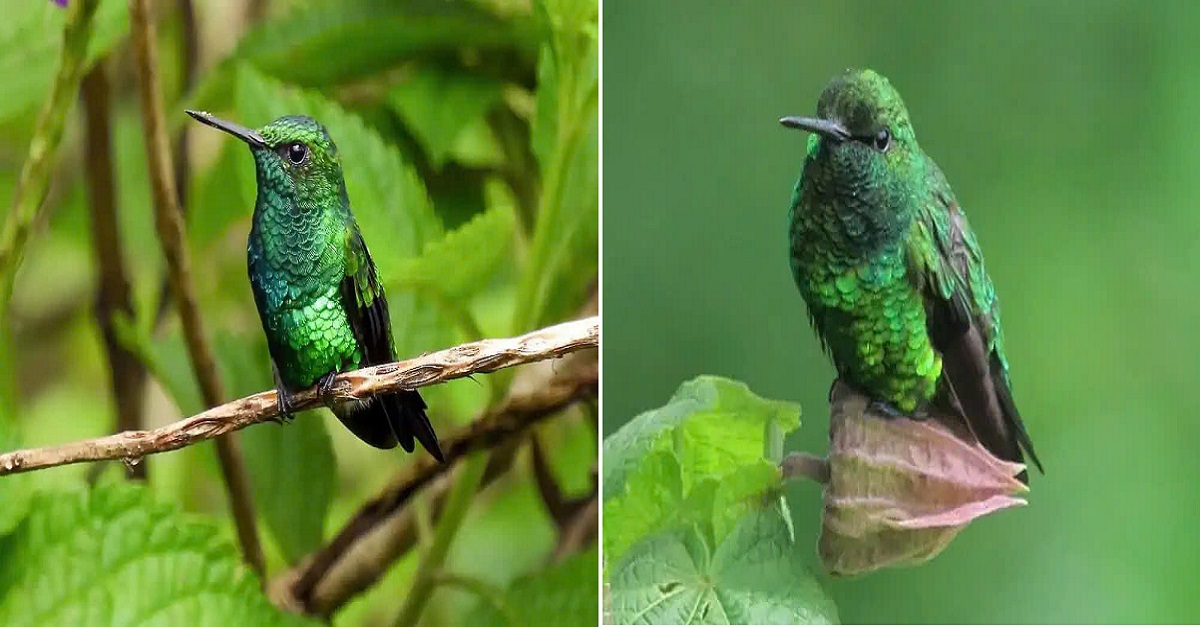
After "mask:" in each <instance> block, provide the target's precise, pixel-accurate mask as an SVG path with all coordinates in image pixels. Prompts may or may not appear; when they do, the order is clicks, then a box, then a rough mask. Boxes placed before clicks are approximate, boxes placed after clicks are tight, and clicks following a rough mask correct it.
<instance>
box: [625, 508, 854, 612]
mask: <svg viewBox="0 0 1200 627" xmlns="http://www.w3.org/2000/svg"><path fill="white" fill-rule="evenodd" d="M804 550H805V549H803V548H801V547H798V546H797V545H796V542H795V540H794V539H793V537H792V533H791V527H790V525H789V523H788V519H787V517H786V512H784V511H782V510H781V508H780V506H779V504H777V503H776V504H773V505H770V506H767V507H765V508H763V509H756V510H754V511H751V512H750V513H748V514H746V515H745V516H744V517H743V518H742V519H741V520H739V521H738V522H737V524H736V526H735V527H734V528H733V529H732V530H731V531H730V533H729V534H728V535H727V536H726V537H725V538H724V539H723V540H722V541H720V542H718V543H716V544H715V545H711V544H709V543H708V541H707V539H706V538H705V537H704V536H703V535H702V534H700V533H698V532H696V531H695V530H691V529H677V530H672V531H666V532H663V533H660V534H657V535H654V536H650V537H648V538H646V539H644V540H642V541H641V542H639V543H638V544H637V545H635V546H634V547H632V548H631V549H630V550H629V552H628V553H627V554H626V555H625V556H624V557H623V558H621V560H619V561H618V563H616V564H614V565H613V566H612V572H611V574H610V577H609V581H610V582H611V592H612V619H613V622H615V623H620V624H683V625H696V624H709V625H747V624H750V625H753V624H781V625H798V624H806V625H807V624H829V623H834V622H837V609H836V608H835V607H834V605H833V602H832V601H831V600H830V599H829V597H828V596H827V595H826V594H825V592H824V590H822V588H821V585H820V584H819V583H818V582H817V580H816V579H814V578H813V576H812V575H811V574H810V573H809V572H808V570H807V568H806V567H805V564H804V559H803V554H804V553H803V551H804Z"/></svg>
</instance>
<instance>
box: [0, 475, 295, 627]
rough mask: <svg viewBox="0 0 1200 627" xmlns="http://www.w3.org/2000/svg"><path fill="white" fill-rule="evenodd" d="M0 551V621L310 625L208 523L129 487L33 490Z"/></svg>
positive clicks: (135, 488)
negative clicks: (272, 597)
mask: <svg viewBox="0 0 1200 627" xmlns="http://www.w3.org/2000/svg"><path fill="white" fill-rule="evenodd" d="M0 555H3V556H4V559H0V590H3V595H2V596H0V624H3V625H8V626H14V627H18V626H21V625H38V626H40V625H79V626H87V625H104V626H106V627H110V626H121V625H138V626H143V625H214V626H216V625H312V624H314V623H313V622H311V621H309V620H307V619H304V618H301V617H299V616H296V615H292V614H286V613H284V612H282V611H280V610H278V609H276V608H275V607H274V606H272V605H271V604H270V602H269V601H268V600H267V599H266V597H264V596H263V594H262V592H261V591H260V590H259V587H258V582H257V580H256V579H255V578H254V577H253V576H252V575H250V574H249V573H248V572H247V570H246V569H245V567H243V566H242V565H241V564H240V562H239V561H238V558H237V553H236V551H235V549H234V547H233V546H232V545H231V544H230V543H229V541H228V540H226V539H223V538H222V537H221V535H220V533H219V532H218V531H217V529H216V527H214V526H212V525H210V524H208V523H205V522H200V521H197V520H195V519H193V518H190V517H186V516H184V515H182V514H180V513H179V512H178V511H177V510H176V509H175V508H174V507H173V506H171V505H166V504H161V503H155V502H154V501H153V500H152V498H151V496H150V493H149V491H148V490H147V489H146V488H143V487H140V486H135V485H131V484H124V483H112V484H101V485H99V486H97V487H95V488H94V489H92V490H91V491H89V492H83V491H55V492H49V493H43V494H40V495H38V497H37V498H36V499H35V501H34V504H33V509H32V510H31V512H30V514H29V516H28V517H27V518H26V519H25V521H24V522H23V523H22V524H21V526H20V527H18V529H17V531H16V532H15V533H14V534H12V535H11V536H9V537H8V538H6V539H4V540H3V541H0Z"/></svg>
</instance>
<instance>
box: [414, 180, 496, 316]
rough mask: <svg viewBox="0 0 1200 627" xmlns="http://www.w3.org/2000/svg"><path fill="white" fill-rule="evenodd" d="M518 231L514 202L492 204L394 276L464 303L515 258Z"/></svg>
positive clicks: (434, 243)
mask: <svg viewBox="0 0 1200 627" xmlns="http://www.w3.org/2000/svg"><path fill="white" fill-rule="evenodd" d="M493 196H494V195H493ZM515 230H516V214H515V213H514V208H513V205H512V201H511V200H510V199H508V200H504V201H499V200H497V201H492V202H489V206H488V209H487V210H486V211H484V212H483V213H480V214H477V215H476V216H475V217H474V218H472V219H471V220H470V221H469V222H467V223H466V224H464V225H462V226H460V227H459V228H458V229H456V230H454V231H451V232H450V233H447V234H446V235H445V236H444V237H442V239H440V240H437V241H434V242H430V243H429V244H428V245H426V246H425V250H424V252H422V253H421V256H420V257H417V258H415V259H409V260H407V261H406V262H404V263H403V264H401V265H400V269H399V271H397V272H396V273H395V274H394V275H393V276H395V277H396V283H397V284H398V285H400V286H406V285H407V286H421V287H424V288H426V289H433V290H436V291H438V292H439V293H440V294H442V295H443V296H444V297H446V298H449V299H451V300H455V301H461V300H463V299H465V298H466V297H468V296H470V295H472V294H474V293H476V292H478V291H479V290H481V289H482V288H484V287H486V286H487V283H488V281H489V280H490V279H491V278H492V276H493V275H494V274H495V273H496V271H497V270H498V269H499V267H500V266H501V264H502V263H503V262H504V261H505V259H506V258H511V257H512V250H513V238H514V237H515Z"/></svg>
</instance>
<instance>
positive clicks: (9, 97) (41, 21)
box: [0, 0, 129, 120]
mask: <svg viewBox="0 0 1200 627" xmlns="http://www.w3.org/2000/svg"><path fill="white" fill-rule="evenodd" d="M66 18H67V12H66V10H64V9H62V8H61V7H59V6H57V5H55V3H53V2H38V1H36V0H35V1H33V2H24V1H21V2H6V3H5V11H4V19H3V20H0V76H3V77H4V80H3V81H0V120H7V119H9V118H12V117H14V116H16V115H20V114H22V113H24V112H25V111H26V110H28V109H29V108H31V107H32V106H33V105H35V104H36V103H38V102H40V101H41V100H42V99H43V98H45V97H46V95H47V94H48V93H49V91H50V84H51V83H52V82H53V81H54V73H55V71H56V70H57V67H58V55H59V51H61V50H62V39H63V26H64V25H65V24H66ZM128 30H129V14H128V8H127V6H126V3H125V2H122V1H121V0H103V1H102V2H100V6H98V7H97V8H96V15H95V16H94V17H93V18H92V37H91V40H90V41H89V42H88V64H89V66H90V65H91V64H92V63H95V61H96V59H98V58H100V57H101V56H103V55H104V54H105V53H106V52H107V51H108V50H109V49H110V48H112V47H113V45H114V44H116V43H117V42H118V41H119V40H121V39H122V38H124V37H125V33H126V32H128Z"/></svg>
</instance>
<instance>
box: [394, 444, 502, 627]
mask: <svg viewBox="0 0 1200 627" xmlns="http://www.w3.org/2000/svg"><path fill="white" fill-rule="evenodd" d="M488 458H489V455H485V454H483V453H477V454H475V455H474V456H472V457H471V458H470V459H468V460H467V461H466V462H464V463H463V465H462V467H461V469H460V470H459V471H458V480H457V481H455V483H454V487H453V488H451V489H450V496H449V497H448V498H447V500H446V506H445V508H444V509H443V510H442V518H441V520H439V521H438V526H437V529H436V530H435V531H434V534H433V544H431V545H430V547H429V550H428V551H426V552H425V555H423V556H422V559H421V564H420V565H419V566H418V567H417V574H416V576H415V577H414V578H413V584H412V588H411V589H410V590H409V593H408V596H407V597H406V598H405V599H404V606H403V607H401V608H400V614H399V615H398V616H397V617H396V622H395V625H396V627H414V626H415V625H416V624H417V621H418V620H419V619H420V618H421V612H422V611H424V609H425V605H426V604H428V603H429V599H430V597H431V596H432V593H433V589H434V587H435V586H436V584H437V575H438V573H440V572H441V571H442V565H443V564H444V563H445V562H446V555H447V554H448V553H449V552H450V545H451V544H453V542H454V536H456V535H458V530H459V529H460V528H462V523H463V521H464V520H465V519H466V517H467V512H469V511H470V509H471V503H472V501H474V499H475V493H476V492H477V491H478V490H479V483H480V481H482V480H483V471H484V470H485V469H486V468H487V463H488Z"/></svg>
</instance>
